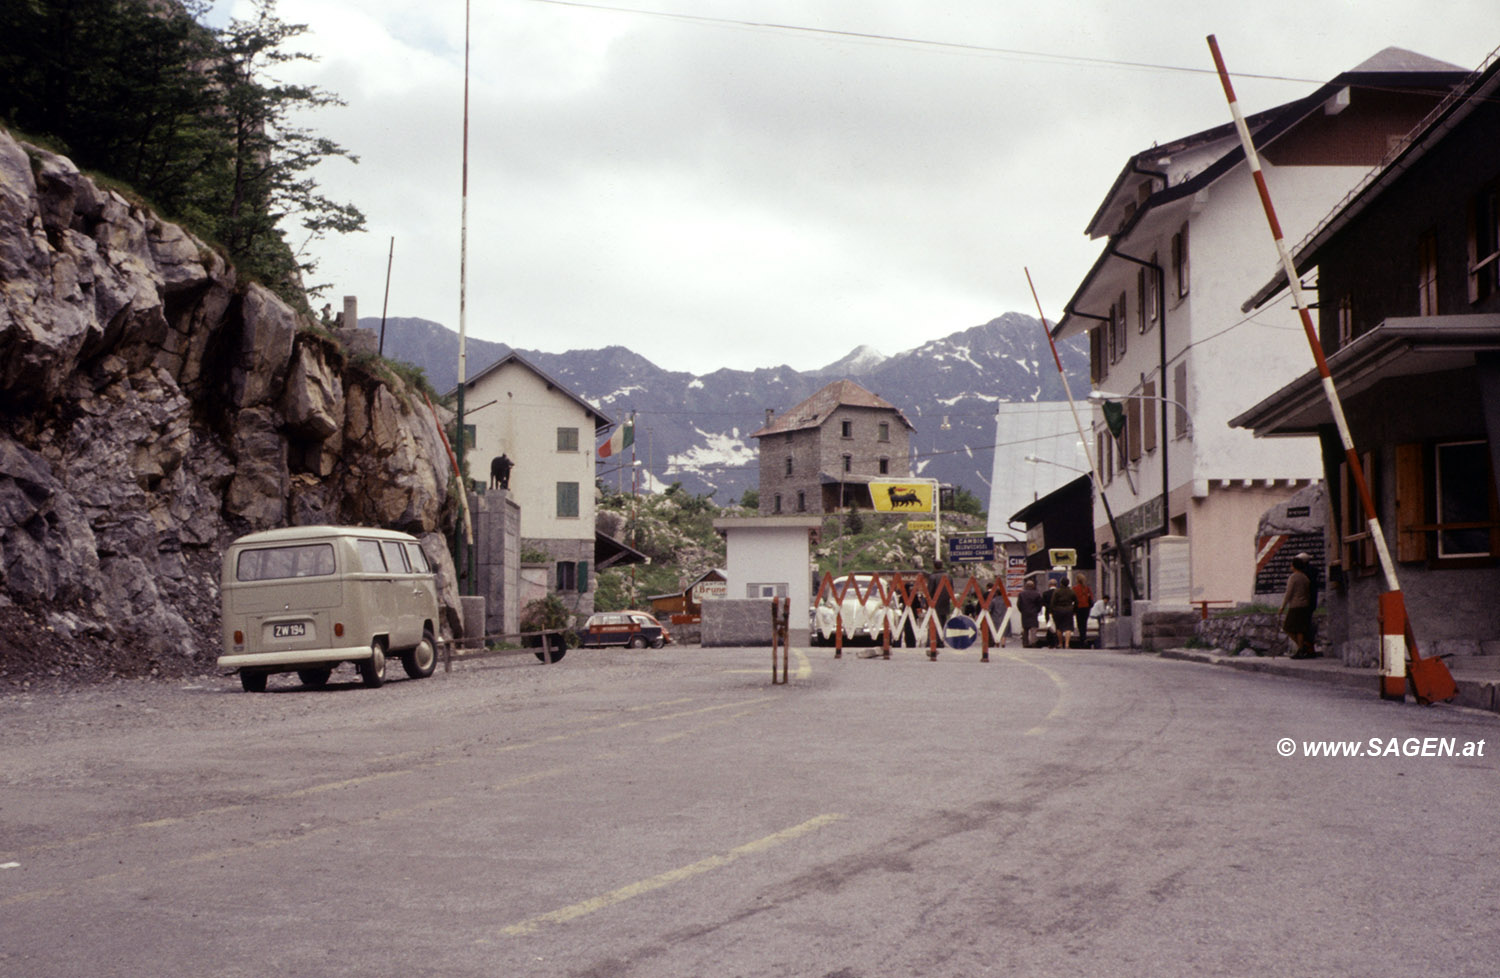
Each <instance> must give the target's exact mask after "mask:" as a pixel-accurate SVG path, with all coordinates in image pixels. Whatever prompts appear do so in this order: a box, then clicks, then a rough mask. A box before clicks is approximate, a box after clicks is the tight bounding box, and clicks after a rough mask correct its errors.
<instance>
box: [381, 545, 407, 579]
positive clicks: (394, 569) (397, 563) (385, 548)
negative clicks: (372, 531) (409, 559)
mask: <svg viewBox="0 0 1500 978" xmlns="http://www.w3.org/2000/svg"><path fill="white" fill-rule="evenodd" d="M380 549H381V552H382V553H384V554H385V567H386V570H388V571H390V572H391V573H392V574H405V573H406V572H407V571H408V570H410V568H408V567H407V566H406V551H405V550H404V549H403V548H402V546H401V544H400V543H399V542H397V541H395V540H382V541H380Z"/></svg>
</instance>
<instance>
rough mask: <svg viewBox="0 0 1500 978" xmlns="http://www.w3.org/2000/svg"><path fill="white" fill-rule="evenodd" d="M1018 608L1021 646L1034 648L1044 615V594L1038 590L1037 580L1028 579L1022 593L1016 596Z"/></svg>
mask: <svg viewBox="0 0 1500 978" xmlns="http://www.w3.org/2000/svg"><path fill="white" fill-rule="evenodd" d="M1016 608H1017V609H1018V610H1019V611H1020V612H1021V645H1023V646H1024V647H1026V648H1028V649H1029V648H1032V647H1034V646H1035V645H1036V630H1037V623H1038V622H1039V621H1040V620H1041V614H1042V593H1041V592H1040V591H1038V590H1037V589H1036V578H1034V577H1028V578H1026V584H1025V585H1024V586H1023V587H1022V588H1021V593H1020V594H1018V595H1016Z"/></svg>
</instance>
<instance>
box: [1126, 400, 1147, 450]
mask: <svg viewBox="0 0 1500 978" xmlns="http://www.w3.org/2000/svg"><path fill="white" fill-rule="evenodd" d="M1144 403H1145V402H1144V401H1142V400H1141V399H1140V398H1139V397H1132V398H1129V399H1128V400H1126V402H1125V451H1126V453H1127V454H1128V455H1129V457H1130V460H1131V461H1132V462H1139V461H1140V459H1141V405H1142V404H1144Z"/></svg>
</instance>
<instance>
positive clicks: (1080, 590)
mask: <svg viewBox="0 0 1500 978" xmlns="http://www.w3.org/2000/svg"><path fill="white" fill-rule="evenodd" d="M1073 594H1074V596H1076V597H1077V598H1078V610H1077V611H1076V612H1075V613H1074V614H1075V615H1076V616H1077V618H1078V644H1079V645H1080V646H1082V647H1083V648H1088V644H1089V609H1090V608H1092V607H1093V606H1094V592H1093V591H1092V590H1090V589H1089V579H1088V578H1087V577H1084V576H1083V575H1082V574H1079V575H1078V576H1077V577H1076V578H1074V579H1073Z"/></svg>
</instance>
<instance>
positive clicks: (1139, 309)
mask: <svg viewBox="0 0 1500 978" xmlns="http://www.w3.org/2000/svg"><path fill="white" fill-rule="evenodd" d="M1150 291H1151V290H1150V288H1149V287H1148V286H1147V285H1146V269H1144V268H1142V269H1141V270H1139V271H1138V272H1136V273H1135V331H1136V332H1137V333H1144V332H1145V331H1146V324H1147V322H1148V321H1149V320H1147V319H1146V295H1147V294H1148V293H1149V292H1150Z"/></svg>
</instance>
